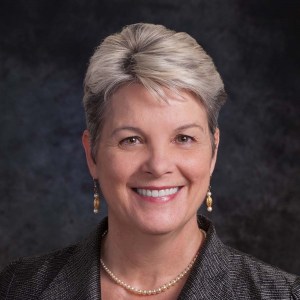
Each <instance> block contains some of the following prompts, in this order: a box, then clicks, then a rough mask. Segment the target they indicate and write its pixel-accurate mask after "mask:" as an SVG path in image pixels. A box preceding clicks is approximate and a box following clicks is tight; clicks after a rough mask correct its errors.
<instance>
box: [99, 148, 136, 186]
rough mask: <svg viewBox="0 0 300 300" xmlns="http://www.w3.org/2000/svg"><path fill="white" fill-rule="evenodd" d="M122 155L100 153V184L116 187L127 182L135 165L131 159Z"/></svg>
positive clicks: (107, 152)
mask: <svg viewBox="0 0 300 300" xmlns="http://www.w3.org/2000/svg"><path fill="white" fill-rule="evenodd" d="M120 154H121V153H114V152H113V151H112V152H109V151H106V152H103V153H102V156H101V152H100V153H99V156H100V157H99V160H98V162H99V163H98V174H99V180H100V183H101V182H102V183H103V184H104V183H105V185H109V186H112V185H113V186H115V187H116V185H118V184H120V183H122V182H127V181H128V178H129V177H130V175H131V173H132V172H133V171H132V169H133V164H132V163H131V162H132V160H131V159H127V158H126V157H124V156H123V155H120Z"/></svg>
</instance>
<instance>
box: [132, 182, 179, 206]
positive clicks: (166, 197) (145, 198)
mask: <svg viewBox="0 0 300 300" xmlns="http://www.w3.org/2000/svg"><path fill="white" fill-rule="evenodd" d="M174 188H178V190H177V191H176V192H175V193H173V194H169V195H164V196H155V197H154V196H148V195H147V196H146V195H141V194H140V193H138V192H137V190H138V189H141V190H151V191H161V190H169V189H174ZM181 189H182V186H174V185H173V186H160V187H157V186H143V187H142V186H139V187H135V188H132V190H133V192H134V193H135V195H136V196H137V197H138V199H139V200H142V201H147V202H152V203H167V202H170V201H173V200H175V198H176V196H177V195H178V193H180V191H181Z"/></svg>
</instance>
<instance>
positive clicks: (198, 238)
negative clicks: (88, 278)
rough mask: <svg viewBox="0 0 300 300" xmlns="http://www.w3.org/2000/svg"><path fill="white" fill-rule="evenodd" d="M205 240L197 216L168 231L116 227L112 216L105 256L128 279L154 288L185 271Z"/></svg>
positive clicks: (112, 268)
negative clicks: (152, 232)
mask: <svg viewBox="0 0 300 300" xmlns="http://www.w3.org/2000/svg"><path fill="white" fill-rule="evenodd" d="M203 240H204V237H203V233H202V232H201V231H200V230H199V228H198V224H197V217H196V216H195V218H194V219H193V220H191V221H190V222H188V223H187V224H185V225H184V226H183V227H182V228H180V229H178V230H176V231H174V232H170V233H165V234H149V233H144V232H140V231H138V230H136V229H133V228H126V226H120V225H118V226H114V222H110V218H109V231H108V234H107V235H106V236H105V237H104V238H103V240H102V247H101V248H102V253H101V257H102V259H103V261H104V262H105V264H106V265H107V266H108V267H109V268H110V270H112V271H113V272H114V273H115V275H117V276H118V277H120V278H122V279H123V280H124V281H127V282H128V283H131V284H136V285H138V286H144V287H145V288H147V285H148V286H149V288H153V287H154V286H157V285H160V284H161V283H164V282H166V281H168V280H172V279H173V278H174V277H175V276H177V275H178V274H179V273H180V272H182V271H183V270H184V269H185V268H186V267H187V266H188V264H189V263H190V262H191V261H192V259H193V258H194V256H195V255H196V253H197V252H198V250H199V248H200V247H201V244H202V243H203Z"/></svg>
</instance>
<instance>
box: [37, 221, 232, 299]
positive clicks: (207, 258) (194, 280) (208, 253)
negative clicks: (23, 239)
mask: <svg viewBox="0 0 300 300" xmlns="http://www.w3.org/2000/svg"><path fill="white" fill-rule="evenodd" d="M198 224H199V227H200V228H202V229H203V230H205V231H206V240H205V242H204V244H203V247H202V249H201V253H200V255H199V256H198V258H197V260H196V262H195V264H194V266H193V269H192V271H191V273H190V275H189V277H188V279H187V282H186V284H185V286H184V288H183V289H182V291H181V293H180V295H179V298H178V300H184V299H189V300H192V299H197V300H199V299H219V297H220V295H224V298H225V299H227V298H226V297H228V299H230V295H234V294H233V292H232V291H231V290H230V288H229V287H228V286H225V284H224V283H225V282H228V280H229V279H228V272H227V266H228V263H229V262H228V258H227V257H228V255H226V253H225V252H226V247H224V245H223V244H222V242H221V241H220V240H219V239H218V237H217V235H216V231H215V228H214V226H213V225H212V223H211V222H210V221H209V220H207V219H206V218H204V217H203V216H198ZM107 228H108V220H107V218H105V219H104V220H103V221H102V222H101V223H100V224H99V226H98V227H97V229H96V230H95V231H94V232H92V233H91V234H90V235H89V236H88V237H87V238H86V239H85V240H83V241H82V242H80V243H79V244H78V245H77V246H76V247H75V250H74V252H73V254H72V255H71V256H70V258H69V260H68V261H67V263H66V264H65V265H64V266H63V268H62V269H61V270H60V272H59V273H58V274H57V276H56V277H55V278H54V280H53V281H52V282H51V283H50V284H49V285H48V287H47V289H46V290H44V292H43V294H42V295H41V298H40V299H41V300H45V299H47V300H49V299H53V300H54V299H55V300H62V299H66V298H69V299H89V300H99V299H101V289H100V286H101V284H100V257H99V255H100V253H101V243H100V242H101V236H102V234H103V233H104V232H105V231H106V230H107ZM222 283H223V284H222ZM214 297H216V298H214ZM221 298H222V297H221ZM232 298H234V297H232Z"/></svg>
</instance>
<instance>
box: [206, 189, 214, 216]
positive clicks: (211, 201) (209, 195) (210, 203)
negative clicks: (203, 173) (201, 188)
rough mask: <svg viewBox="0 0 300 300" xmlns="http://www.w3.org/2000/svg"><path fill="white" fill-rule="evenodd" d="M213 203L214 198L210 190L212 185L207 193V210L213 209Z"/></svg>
mask: <svg viewBox="0 0 300 300" xmlns="http://www.w3.org/2000/svg"><path fill="white" fill-rule="evenodd" d="M212 204H213V200H212V197H211V191H210V186H209V188H208V191H207V194H206V206H207V211H209V212H211V211H212Z"/></svg>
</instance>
